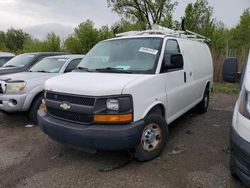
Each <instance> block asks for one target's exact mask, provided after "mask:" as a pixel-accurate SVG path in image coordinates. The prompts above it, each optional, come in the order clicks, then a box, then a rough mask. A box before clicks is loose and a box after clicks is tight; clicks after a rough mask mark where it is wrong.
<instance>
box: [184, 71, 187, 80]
mask: <svg viewBox="0 0 250 188" xmlns="http://www.w3.org/2000/svg"><path fill="white" fill-rule="evenodd" d="M186 82H187V74H186V72H184V83H186Z"/></svg>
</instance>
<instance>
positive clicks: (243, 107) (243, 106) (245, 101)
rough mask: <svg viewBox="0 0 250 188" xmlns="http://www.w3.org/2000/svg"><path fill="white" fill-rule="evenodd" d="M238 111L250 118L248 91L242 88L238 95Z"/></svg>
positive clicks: (249, 95)
mask: <svg viewBox="0 0 250 188" xmlns="http://www.w3.org/2000/svg"><path fill="white" fill-rule="evenodd" d="M239 111H240V113H241V114H242V115H243V116H245V117H246V118H248V119H250V92H248V91H247V90H243V91H242V93H241V96H240V109H239Z"/></svg>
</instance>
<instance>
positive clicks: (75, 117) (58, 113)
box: [48, 107, 92, 124]
mask: <svg viewBox="0 0 250 188" xmlns="http://www.w3.org/2000/svg"><path fill="white" fill-rule="evenodd" d="M48 113H49V114H50V115H51V116H54V117H56V118H60V119H65V120H69V121H73V122H78V123H84V124H89V123H91V121H92V116H91V115H87V114H82V113H75V112H68V111H64V110H60V109H57V108H52V107H49V108H48Z"/></svg>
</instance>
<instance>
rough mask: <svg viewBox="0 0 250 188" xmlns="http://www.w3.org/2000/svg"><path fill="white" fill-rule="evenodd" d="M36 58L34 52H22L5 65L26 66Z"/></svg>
mask: <svg viewBox="0 0 250 188" xmlns="http://www.w3.org/2000/svg"><path fill="white" fill-rule="evenodd" d="M35 58H36V55H34V54H21V55H18V56H16V57H14V58H13V59H11V60H9V61H8V62H7V63H5V64H4V65H3V67H24V66H25V65H27V64H29V63H30V62H32V61H33V60H34V59H35Z"/></svg>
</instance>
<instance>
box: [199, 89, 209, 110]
mask: <svg viewBox="0 0 250 188" xmlns="http://www.w3.org/2000/svg"><path fill="white" fill-rule="evenodd" d="M209 99H210V91H209V87H208V86H207V87H206V89H205V92H204V95H203V99H202V101H201V102H200V103H199V104H198V105H197V109H198V112H200V113H205V112H207V111H208V106H209Z"/></svg>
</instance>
